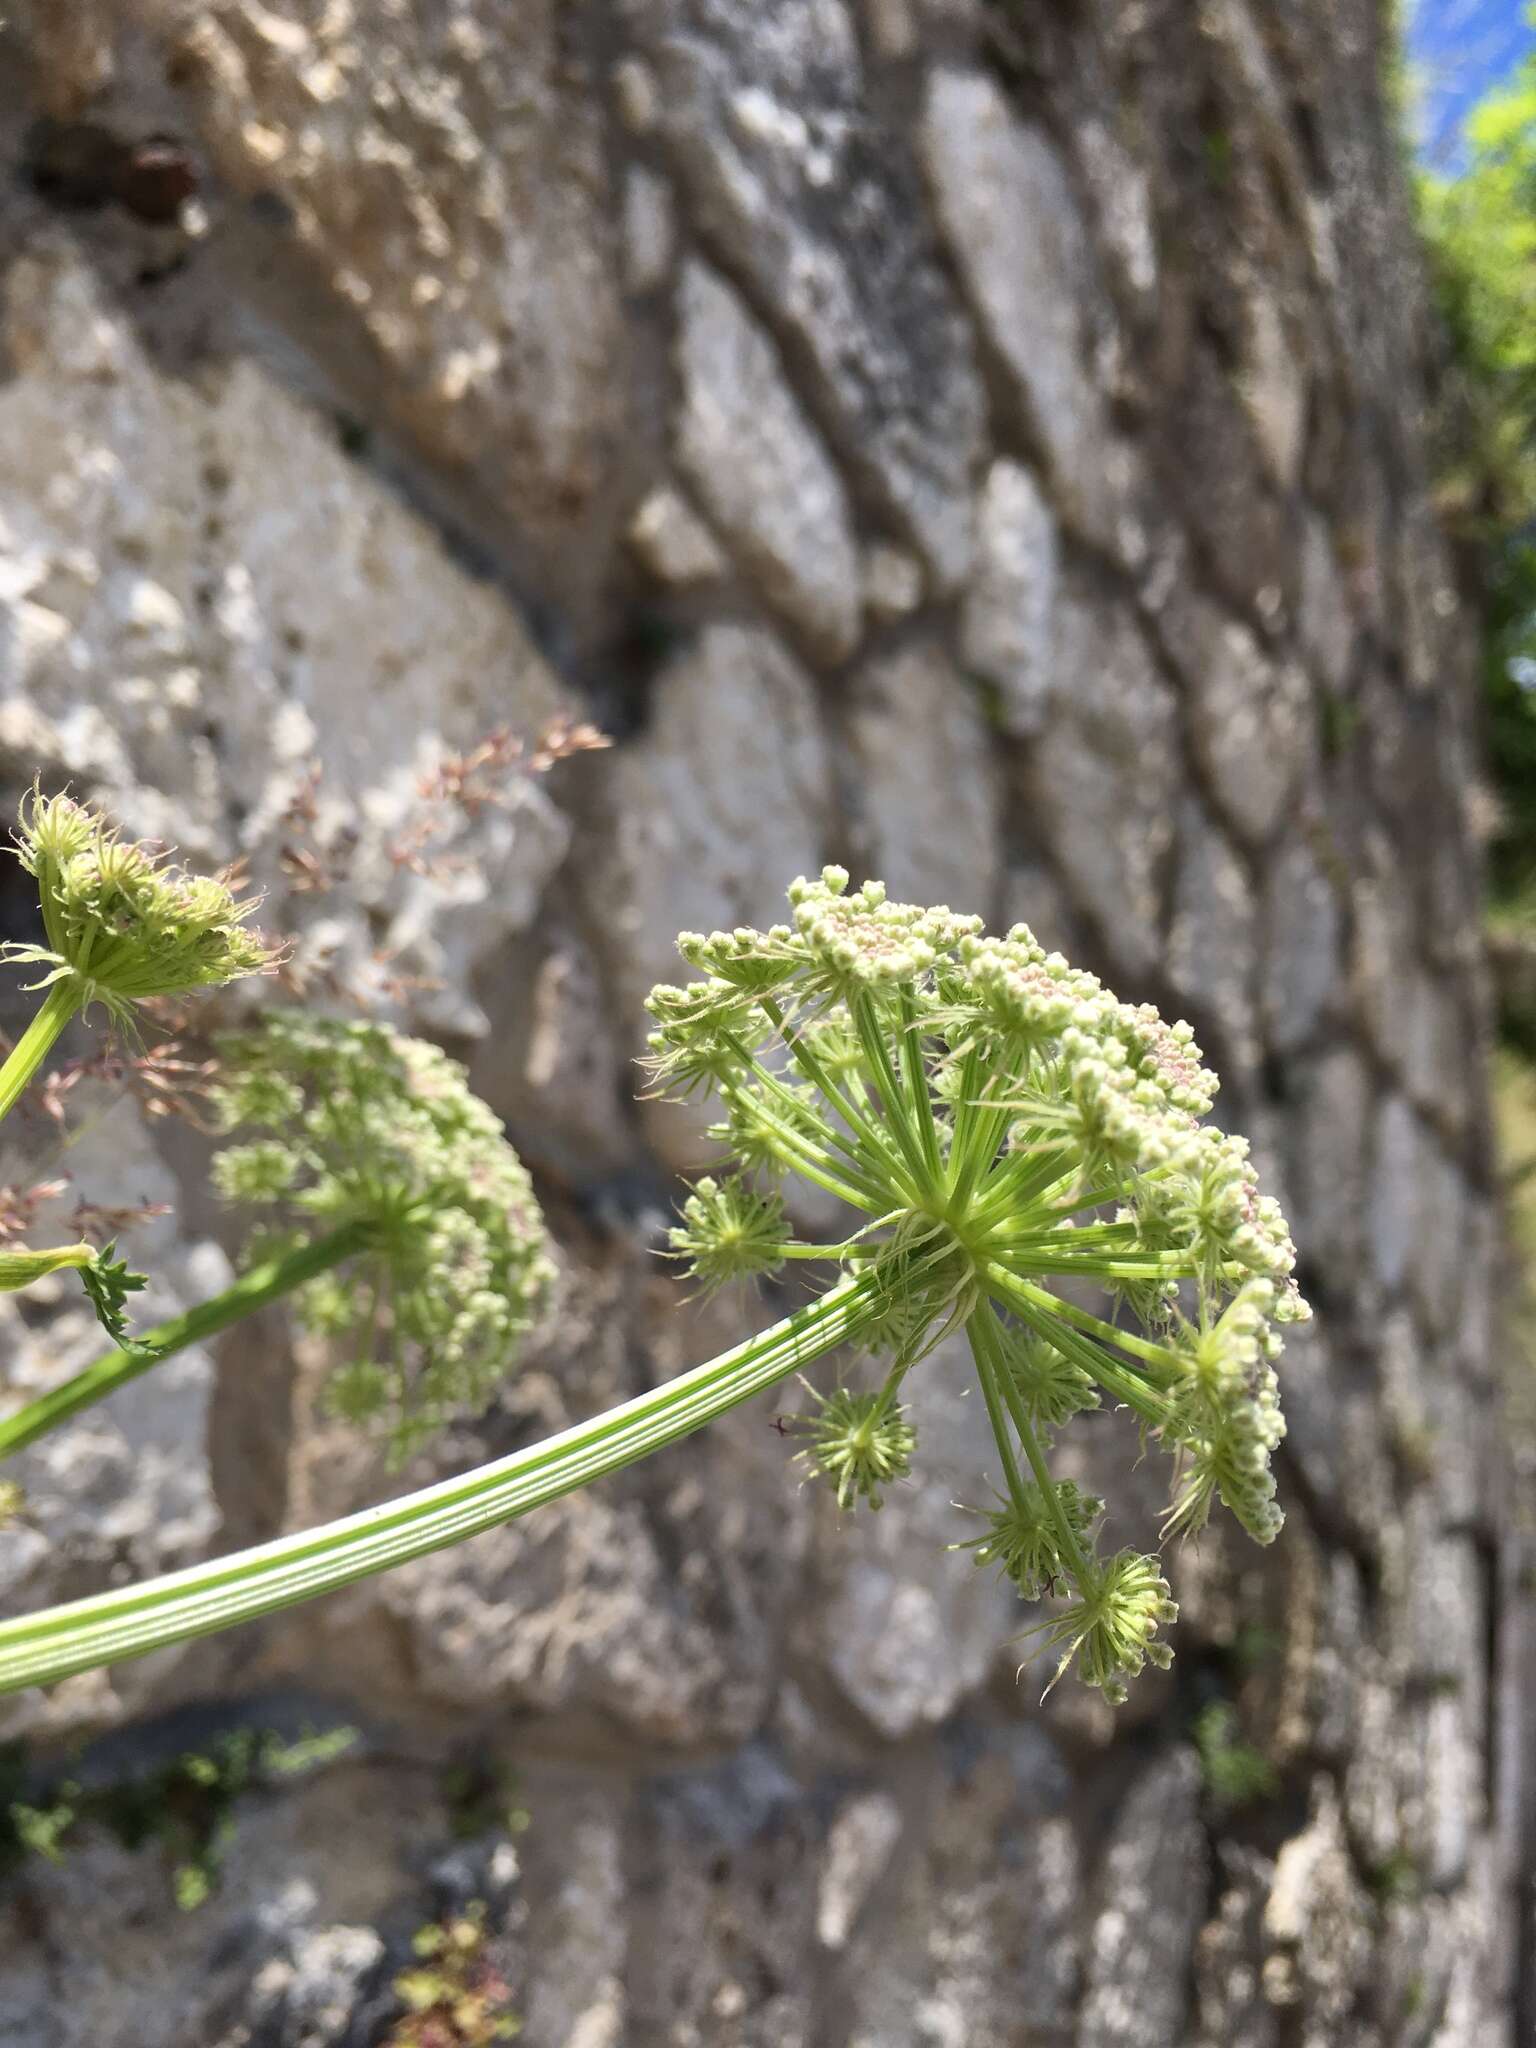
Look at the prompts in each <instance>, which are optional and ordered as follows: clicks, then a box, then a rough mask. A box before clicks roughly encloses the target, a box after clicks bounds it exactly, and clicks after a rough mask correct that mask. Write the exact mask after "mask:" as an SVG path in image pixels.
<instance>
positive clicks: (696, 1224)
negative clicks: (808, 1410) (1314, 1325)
mask: <svg viewBox="0 0 1536 2048" xmlns="http://www.w3.org/2000/svg"><path fill="white" fill-rule="evenodd" d="M789 903H790V917H789V921H788V922H787V923H784V924H779V925H774V926H773V927H772V928H771V929H770V930H768V931H756V930H753V929H750V928H748V927H741V928H738V929H737V930H735V931H730V932H714V933H710V934H708V935H705V934H702V933H697V932H685V933H684V934H683V935H682V937H681V938H680V939H679V941H678V950H679V952H680V953H681V954H682V956H683V959H684V960H685V961H686V962H687V963H688V965H689V966H690V967H691V968H692V969H694V971H695V975H696V978H695V979H694V980H692V981H690V982H689V983H687V984H686V985H685V986H682V987H673V986H663V987H659V988H657V989H655V990H653V991H652V994H651V998H650V1003H649V1008H650V1011H651V1015H652V1018H653V1020H654V1025H655V1028H654V1030H653V1032H652V1034H651V1037H650V1041H649V1046H650V1059H649V1065H650V1068H651V1072H652V1075H653V1077H654V1082H655V1087H656V1090H657V1092H658V1093H662V1094H669V1095H672V1096H674V1097H693V1096H698V1095H701V1094H703V1095H708V1096H712V1097H713V1098H714V1100H715V1101H716V1102H717V1103H718V1105H719V1111H720V1116H719V1121H718V1122H717V1123H716V1125H715V1126H714V1135H715V1136H716V1137H717V1138H718V1139H719V1141H720V1143H721V1145H722V1147H723V1148H724V1151H725V1153H726V1154H727V1155H728V1157H729V1159H730V1161H731V1162H732V1166H733V1168H734V1170H733V1171H731V1172H729V1173H727V1172H723V1171H722V1172H719V1173H717V1174H715V1175H713V1176H711V1178H710V1179H708V1180H707V1181H702V1182H700V1183H699V1185H698V1188H697V1190H696V1192H695V1194H694V1196H693V1198H692V1199H691V1200H690V1201H689V1203H688V1204H687V1206H686V1208H685V1210H684V1213H683V1222H682V1224H681V1226H680V1227H679V1229H678V1230H677V1231H675V1232H674V1233H673V1247H674V1249H675V1250H676V1251H678V1252H679V1253H682V1254H684V1255H686V1256H688V1257H689V1258H690V1259H691V1261H692V1264H693V1269H694V1271H695V1273H696V1275H697V1276H698V1277H699V1279H701V1280H702V1281H703V1282H704V1283H705V1285H706V1286H713V1285H718V1284H719V1283H720V1282H721V1281H722V1280H725V1279H728V1278H731V1277H736V1276H753V1275H769V1274H772V1273H774V1272H776V1271H777V1270H778V1269H779V1267H780V1266H781V1265H782V1263H783V1262H784V1261H785V1260H788V1259H795V1258H800V1259H804V1258H808V1257H814V1256H818V1255H819V1256H823V1257H825V1258H828V1259H831V1260H835V1261H837V1262H838V1263H839V1264H840V1265H841V1266H842V1268H843V1272H844V1280H843V1283H842V1284H843V1285H844V1286H846V1287H847V1288H848V1289H850V1290H851V1291H852V1292H854V1293H856V1294H857V1296H858V1298H859V1301H860V1304H861V1310H860V1319H859V1320H860V1340H861V1341H862V1342H863V1343H865V1344H866V1345H868V1346H870V1347H871V1348H875V1349H883V1350H885V1351H886V1352H887V1353H888V1354H889V1355H890V1361H891V1362H890V1364H889V1368H888V1370H887V1373H886V1375H885V1379H884V1382H883V1384H882V1385H881V1387H880V1388H879V1389H878V1391H876V1392H873V1393H870V1394H856V1393H852V1392H850V1391H848V1390H847V1389H839V1390H838V1391H837V1392H836V1393H835V1394H833V1395H832V1396H831V1397H830V1398H828V1399H826V1400H824V1401H821V1403H820V1406H819V1408H818V1410H817V1412H815V1413H814V1414H813V1415H811V1416H809V1417H808V1418H807V1419H806V1423H805V1427H806V1428H807V1429H808V1430H809V1432H810V1436H811V1443H810V1447H809V1450H808V1452H807V1453H804V1454H802V1455H805V1456H806V1457H807V1460H808V1462H809V1463H810V1464H811V1466H812V1468H813V1469H814V1470H815V1471H817V1472H820V1473H822V1474H823V1475H824V1476H825V1477H826V1478H827V1479H828V1480H829V1481H830V1482H831V1484H832V1485H833V1486H834V1488H835V1489H836V1491H837V1494H838V1498H839V1500H840V1502H841V1503H842V1504H843V1505H844V1506H848V1505H851V1504H852V1503H854V1502H855V1501H857V1500H859V1499H861V1498H874V1497H878V1492H879V1489H880V1487H882V1486H883V1485H885V1484H888V1483H889V1482H890V1481H891V1480H893V1479H897V1478H900V1477H901V1476H902V1474H903V1473H904V1472H905V1471H906V1469H907V1467H908V1465H909V1463H910V1458H911V1454H912V1451H913V1448H914V1440H913V1438H912V1434H911V1431H910V1428H909V1427H908V1425H907V1424H906V1423H905V1422H904V1421H902V1419H901V1416H902V1411H901V1409H900V1406H899V1404H898V1402H897V1393H898V1390H899V1388H900V1386H901V1384H902V1381H903V1379H904V1377H905V1375H906V1374H907V1373H908V1372H909V1371H911V1370H912V1368H913V1367H914V1365H916V1363H917V1362H918V1361H919V1360H920V1359H921V1357H922V1356H923V1354H924V1352H925V1351H926V1350H927V1349H929V1348H931V1347H932V1345H933V1344H934V1343H936V1342H937V1341H938V1339H939V1338H940V1337H941V1336H943V1335H945V1334H947V1333H948V1332H950V1331H951V1330H956V1329H960V1328H963V1329H964V1330H965V1332H966V1335H967V1337H968V1339H969V1341H970V1346H971V1351H972V1355H973V1358H974V1361H975V1368H976V1375H977V1380H978V1383H979V1390H980V1393H981V1396H982V1399H983V1402H984V1404H985V1406H986V1410H987V1414H988V1417H989V1419H990V1421H991V1424H992V1429H993V1433H994V1436H995V1437H996V1441H997V1450H998V1459H999V1464H1000V1467H1001V1477H1002V1487H1001V1489H1000V1491H999V1496H998V1499H999V1505H998V1507H997V1508H996V1509H994V1510H989V1511H987V1513H986V1514H985V1516H984V1529H983V1533H982V1535H981V1536H979V1537H978V1538H977V1539H976V1540H975V1542H974V1543H972V1544H971V1545H969V1546H968V1547H969V1548H970V1549H971V1550H972V1551H973V1552H974V1554H975V1556H976V1559H977V1561H978V1562H980V1563H988V1564H995V1565H997V1566H998V1567H999V1569H1000V1570H1001V1571H1002V1572H1003V1574H1004V1576H1005V1577H1006V1578H1008V1579H1009V1580H1010V1581H1011V1582H1012V1583H1013V1584H1014V1585H1015V1587H1016V1588H1017V1589H1018V1591H1019V1593H1020V1594H1021V1595H1022V1596H1023V1597H1024V1598H1026V1599H1031V1600H1033V1599H1039V1598H1042V1597H1052V1596H1059V1597H1062V1598H1064V1599H1065V1601H1066V1603H1067V1604H1066V1606H1065V1608H1064V1609H1063V1610H1062V1611H1060V1612H1059V1613H1057V1614H1053V1615H1051V1616H1048V1617H1047V1619H1046V1620H1045V1621H1044V1622H1043V1623H1041V1624H1040V1626H1039V1631H1038V1633H1039V1634H1040V1635H1042V1636H1043V1638H1044V1640H1045V1643H1046V1645H1047V1646H1048V1647H1049V1648H1051V1649H1054V1650H1058V1651H1060V1653H1061V1658H1060V1664H1059V1667H1058V1675H1059V1672H1060V1670H1062V1669H1065V1668H1066V1666H1067V1665H1068V1664H1069V1663H1071V1662H1072V1661H1073V1660H1074V1659H1075V1660H1076V1661H1077V1663H1078V1665H1079V1668H1080V1671H1081V1674H1082V1676H1083V1678H1084V1679H1085V1680H1086V1681H1087V1682H1088V1683H1089V1684H1091V1685H1096V1686H1098V1687H1099V1688H1100V1689H1101V1690H1102V1691H1103V1692H1104V1693H1105V1695H1106V1697H1108V1698H1110V1699H1119V1698H1122V1697H1123V1696H1124V1689H1125V1684H1126V1681H1127V1680H1128V1679H1130V1678H1131V1677H1134V1676H1135V1674H1136V1673H1137V1672H1138V1671H1140V1670H1141V1669H1142V1668H1143V1666H1144V1665H1145V1664H1146V1663H1147V1662H1149V1661H1150V1662H1153V1663H1164V1662H1166V1660H1167V1654H1168V1653H1167V1650H1166V1647H1165V1646H1164V1645H1163V1644H1162V1643H1161V1642H1160V1641H1159V1640H1158V1631H1159V1630H1160V1629H1161V1628H1162V1627H1164V1626H1165V1625H1166V1624H1167V1623H1168V1622H1170V1621H1172V1620H1173V1618H1174V1607H1173V1603H1172V1601H1171V1599H1170V1598H1169V1593H1168V1586H1167V1583H1166V1581H1165V1579H1164V1578H1163V1575H1162V1571H1161V1567H1160V1564H1159V1562H1158V1560H1157V1558H1156V1557H1149V1556H1143V1555H1141V1554H1139V1553H1138V1552H1135V1551H1128V1550H1122V1551H1119V1552H1116V1553H1114V1554H1112V1555H1110V1556H1109V1557H1108V1558H1107V1560H1104V1559H1101V1558H1100V1556H1099V1554H1098V1550H1097V1542H1096V1532H1097V1528H1098V1525H1099V1522H1100V1520H1101V1518H1102V1516H1103V1504H1102V1503H1101V1502H1099V1501H1097V1500H1093V1499H1091V1498H1090V1497H1088V1496H1087V1495H1085V1494H1081V1493H1079V1492H1078V1490H1077V1488H1076V1487H1075V1486H1073V1485H1072V1484H1071V1483H1070V1482H1068V1481H1065V1480H1059V1479H1056V1478H1055V1477H1053V1475H1052V1472H1051V1462H1050V1461H1051V1452H1052V1446H1053V1439H1054V1436H1055V1433H1056V1432H1058V1431H1059V1430H1061V1429H1062V1428H1064V1427H1068V1426H1084V1425H1079V1424H1078V1423H1077V1421H1076V1419H1077V1418H1078V1417H1080V1416H1083V1415H1086V1414H1089V1413H1091V1411H1093V1410H1094V1409H1096V1408H1097V1407H1098V1406H1099V1405H1100V1402H1101V1399H1103V1398H1106V1397H1107V1399H1108V1400H1109V1402H1111V1403H1112V1404H1115V1405H1119V1406H1126V1407H1129V1408H1131V1409H1133V1410H1134V1411H1135V1413H1136V1414H1137V1416H1138V1417H1139V1418H1140V1420H1141V1423H1142V1428H1143V1435H1144V1436H1145V1438H1146V1439H1147V1440H1149V1441H1150V1442H1153V1443H1156V1444H1157V1445H1159V1446H1160V1447H1161V1448H1163V1449H1164V1450H1166V1451H1167V1452H1168V1453H1169V1454H1170V1456H1171V1458H1172V1460H1173V1468H1174V1469H1173V1485H1172V1503H1171V1507H1170V1513H1169V1527H1170V1529H1175V1530H1181V1531H1188V1530H1194V1529H1198V1528H1199V1527H1200V1526H1201V1525H1202V1524H1203V1523H1204V1521H1205V1520H1206V1518H1207V1517H1208V1515H1209V1514H1210V1512H1211V1510H1212V1508H1213V1507H1214V1506H1215V1505H1216V1504H1217V1503H1218V1502H1219V1503H1221V1504H1223V1505H1225V1506H1226V1507H1227V1508H1229V1509H1230V1510H1231V1511H1232V1512H1233V1513H1234V1514H1235V1515H1236V1516H1237V1518H1238V1520H1239V1521H1240V1522H1241V1523H1242V1524H1243V1526H1244V1527H1245V1528H1246V1529H1247V1530H1248V1532H1249V1533H1250V1534H1251V1535H1252V1536H1254V1537H1255V1538H1256V1539H1257V1540H1258V1541H1260V1542H1266V1543H1267V1542H1269V1541H1270V1540H1271V1539H1272V1538H1273V1537H1274V1535H1275V1534H1276V1533H1277V1531H1278V1529H1279V1527H1280V1520H1281V1517H1280V1512H1279V1509H1278V1507H1277V1505H1276V1503H1275V1497H1274V1494H1275V1489H1274V1480H1273V1477H1272V1475H1271V1473H1270V1468H1269V1460H1270V1454H1271V1452H1272V1451H1273V1450H1274V1448H1275V1446H1276V1444H1277V1443H1278V1442H1279V1440H1280V1437H1281V1436H1282V1435H1283V1433H1284V1422H1283V1420H1282V1418H1281V1414H1280V1408H1279V1400H1278V1390H1277V1383H1276V1379H1275V1374H1274V1361H1275V1359H1276V1358H1277V1357H1278V1355H1279V1352H1280V1347H1281V1337H1280V1333H1281V1330H1282V1328H1283V1326H1284V1324H1286V1323H1287V1322H1290V1321H1294V1320H1297V1319H1299V1318H1302V1317H1304V1316H1306V1315H1307V1314H1308V1313H1309V1311H1308V1309H1307V1307H1306V1304H1305V1303H1304V1302H1303V1301H1302V1299H1301V1297H1300V1295H1299V1294H1298V1293H1297V1290H1296V1286H1295V1282H1294V1281H1293V1279H1292V1277H1291V1272H1292V1267H1293V1265H1294V1262H1295V1249H1294V1247H1293V1245H1292V1243H1291V1240H1290V1235H1289V1233H1288V1231H1287V1229H1286V1225H1285V1220H1284V1218H1283V1217H1282V1216H1281V1214H1280V1211H1279V1209H1278V1208H1277V1207H1276V1205H1275V1204H1274V1202H1273V1201H1271V1200H1269V1199H1268V1198H1266V1197H1264V1196H1262V1195H1261V1194H1260V1192H1259V1190H1258V1186H1257V1183H1256V1181H1255V1178H1254V1174H1253V1169H1252V1166H1251V1163H1250V1161H1249V1157H1248V1149H1247V1146H1246V1144H1245V1143H1244V1142H1243V1140H1242V1139H1240V1138H1235V1137H1232V1136H1230V1135H1229V1134H1227V1133H1224V1132H1222V1131H1220V1130H1218V1129H1216V1128H1215V1127H1214V1126H1212V1125H1210V1124H1208V1123H1206V1122H1205V1121H1203V1119H1204V1118H1206V1117H1207V1116H1208V1114H1209V1112H1210V1110H1211V1106H1212V1104H1213V1102H1214V1100H1215V1096H1216V1090H1217V1081H1216V1077H1215V1075H1214V1074H1212V1073H1211V1072H1210V1071H1209V1070H1208V1069H1207V1068H1206V1066H1205V1065H1204V1063H1203V1056H1202V1054H1201V1051H1200V1048H1199V1046H1198V1045H1196V1044H1195V1041H1194V1034H1193V1032H1192V1031H1191V1030H1190V1027H1189V1026H1188V1025H1187V1024H1183V1023H1175V1024H1168V1023H1165V1022H1164V1021H1163V1019H1162V1018H1161V1017H1160V1016H1159V1015H1158V1013H1157V1011H1156V1010H1154V1009H1152V1008H1151V1007H1150V1006H1149V1005H1146V1004H1139V1005H1133V1004H1129V1003H1124V1002H1121V1001H1120V1000H1119V999H1118V998H1117V997H1116V996H1115V995H1113V994H1112V993H1111V992H1110V990H1108V989H1106V988H1105V987H1104V986H1103V984H1102V983H1101V982H1099V981H1098V980H1097V979H1096V978H1095V977H1094V976H1093V975H1091V974H1086V973H1083V972H1082V971H1081V970H1080V969H1077V968H1074V967H1071V966H1069V965H1068V963H1067V962H1066V961H1065V960H1064V959H1063V958H1062V956H1061V955H1060V954H1059V953H1050V952H1047V951H1046V949H1045V948H1044V947H1043V946H1041V945H1040V944H1039V943H1038V942H1037V941H1036V939H1035V938H1034V936H1033V934H1032V933H1031V932H1030V931H1029V930H1028V928H1027V927H1026V926H1024V925H1015V926H1014V927H1013V929H1012V930H1011V931H1009V932H1008V933H1007V934H1006V935H1005V936H1003V937H1000V938H999V937H991V936H988V935H987V934H986V933H984V931H983V929H982V925H981V920H980V919H979V918H975V917H963V916H958V915H956V914H955V913H954V912H952V911H950V910H949V909H947V908H944V907H939V908H923V907H921V906H919V905H916V904H908V903H892V902H890V901H889V900H888V899H887V897H886V893H885V890H884V888H883V887H882V885H881V884H880V883H878V882H866V883H865V884H864V886H863V887H862V888H860V889H851V888H850V887H849V878H848V876H847V874H846V873H845V872H844V871H843V870H842V869H840V868H826V869H824V870H823V871H822V874H821V876H820V878H819V879H817V880H815V881H808V880H805V879H803V878H802V879H801V880H800V881H798V882H796V883H795V884H794V885H793V887H792V888H791V889H790V892H789ZM788 1175H793V1176H796V1177H798V1178H800V1179H803V1180H808V1181H811V1182H813V1183H815V1184H817V1185H818V1186H820V1187H821V1188H823V1189H825V1190H826V1191H827V1192H828V1193H829V1194H832V1195H834V1196H836V1197H837V1198H838V1199H839V1200H840V1201H841V1202H843V1203H845V1204H846V1205H847V1209H848V1212H849V1215H850V1219H851V1226H850V1234H849V1235H848V1236H847V1237H846V1238H844V1239H843V1240H842V1241H841V1242H840V1243H837V1244H833V1245H825V1246H813V1245H809V1244H806V1243H803V1242H801V1241H799V1240H797V1239H796V1238H795V1237H794V1236H793V1235H792V1232H791V1229H790V1226H789V1223H788V1220H787V1216H786V1212H785V1210H784V1208H783V1205H782V1203H781V1202H780V1201H779V1200H778V1197H777V1193H776V1188H775V1183H776V1182H777V1181H778V1180H780V1179H781V1178H783V1177H784V1176H788ZM1066 1281H1076V1282H1083V1281H1089V1282H1096V1283H1097V1284H1098V1285H1099V1286H1101V1287H1102V1288H1103V1290H1104V1291H1105V1294H1106V1295H1107V1296H1108V1297H1109V1299H1108V1300H1107V1302H1106V1304H1105V1312H1104V1313H1102V1314H1095V1313H1093V1312H1091V1311H1089V1310H1087V1309H1085V1308H1083V1307H1081V1306H1079V1305H1078V1303H1077V1301H1076V1299H1075V1298H1074V1299H1073V1300H1068V1299H1067V1298H1066V1297H1065V1295H1064V1293H1063V1292H1062V1283H1063V1282H1066ZM818 1399H820V1397H818ZM1087 1426H1091V1425H1087ZM897 1430H900V1431H901V1432H903V1434H902V1435H901V1437H900V1440H899V1441H898V1439H897V1437H896V1435H894V1434H892V1432H894V1431H897ZM881 1432H884V1434H883V1435H882V1434H881ZM877 1463H878V1465H879V1467H880V1469H878V1470H877V1469H876V1466H877Z"/></svg>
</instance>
